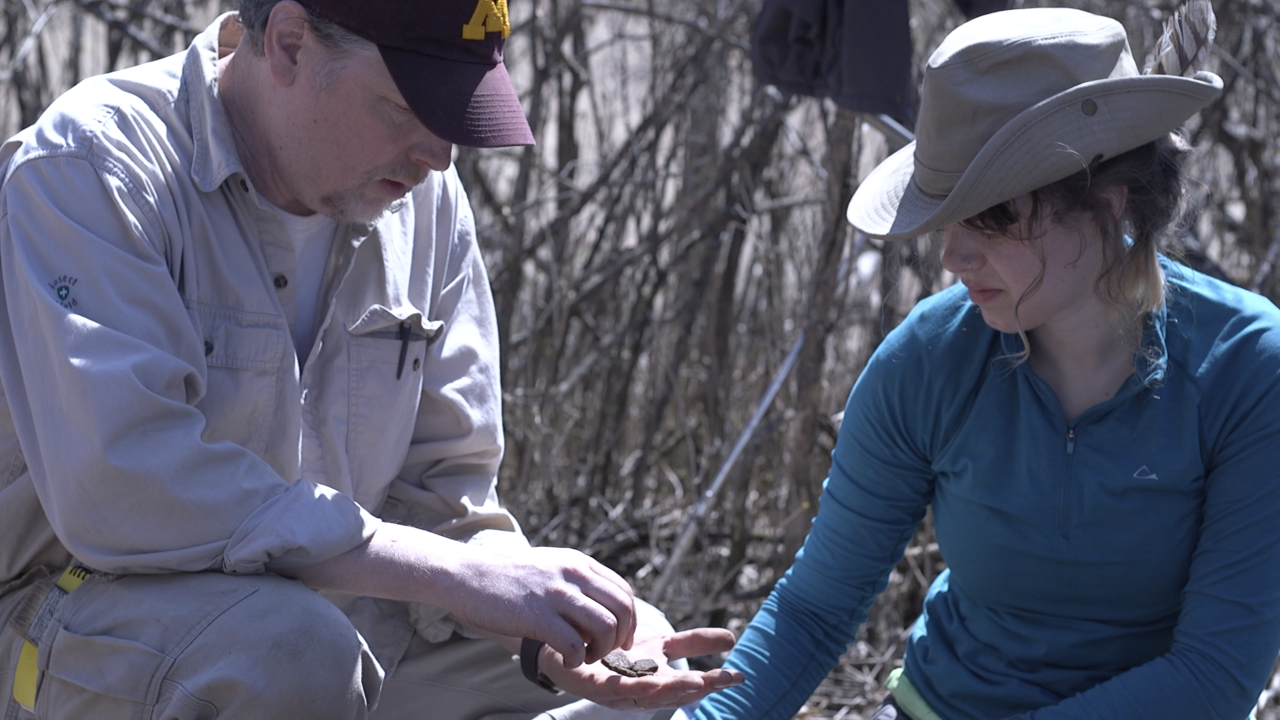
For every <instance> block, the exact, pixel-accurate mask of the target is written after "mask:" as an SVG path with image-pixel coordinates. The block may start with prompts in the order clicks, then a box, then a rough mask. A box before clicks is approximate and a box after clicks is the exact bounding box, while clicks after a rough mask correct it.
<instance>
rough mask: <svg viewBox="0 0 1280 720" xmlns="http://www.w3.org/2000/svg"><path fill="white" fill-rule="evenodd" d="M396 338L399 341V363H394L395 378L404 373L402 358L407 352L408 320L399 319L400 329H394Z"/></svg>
mask: <svg viewBox="0 0 1280 720" xmlns="http://www.w3.org/2000/svg"><path fill="white" fill-rule="evenodd" d="M396 339H397V340H399V341H400V363H399V364H398V365H396V379H397V380H399V379H400V376H401V375H403V374H404V358H405V356H406V355H408V354H409V321H408V320H402V321H400V329H399V330H397V331H396Z"/></svg>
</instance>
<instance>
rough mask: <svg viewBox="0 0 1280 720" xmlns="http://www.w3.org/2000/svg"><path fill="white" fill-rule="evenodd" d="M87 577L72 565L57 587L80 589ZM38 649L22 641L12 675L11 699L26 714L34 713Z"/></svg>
mask: <svg viewBox="0 0 1280 720" xmlns="http://www.w3.org/2000/svg"><path fill="white" fill-rule="evenodd" d="M87 577H89V571H88V570H86V569H84V568H82V567H76V566H75V565H72V566H70V567H68V568H67V569H66V570H63V571H62V576H61V577H59V578H58V582H57V585H58V587H60V588H62V589H63V590H64V591H66V592H71V591H72V590H75V589H76V588H78V587H80V583H82V582H84V579H85V578H87ZM38 653H39V648H37V647H36V646H35V644H33V643H32V642H31V641H30V640H23V641H22V652H20V653H19V654H18V667H17V670H16V671H15V672H14V674H13V699H14V700H17V701H18V704H19V705H21V706H22V707H23V709H25V710H26V711H27V712H29V713H34V712H35V711H36V686H37V684H38V682H39V680H40V668H38V667H37V666H36V656H37V654H38Z"/></svg>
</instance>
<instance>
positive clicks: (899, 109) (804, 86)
mask: <svg viewBox="0 0 1280 720" xmlns="http://www.w3.org/2000/svg"><path fill="white" fill-rule="evenodd" d="M909 20H910V18H909V17H908V14H907V2H906V0H765V3H764V8H763V9H762V10H761V12H760V16H759V18H757V20H756V24H755V27H754V28H753V30H752V33H751V60H752V64H753V66H754V67H755V74H756V79H757V80H759V81H760V82H762V83H766V84H769V85H775V86H777V87H778V89H780V90H782V91H783V92H787V93H798V94H802V95H813V96H815V97H829V98H831V99H832V100H834V101H835V102H836V104H838V105H840V106H841V107H845V108H848V109H850V110H853V111H855V112H868V113H883V114H885V115H889V116H890V117H893V118H894V119H896V120H898V121H899V122H902V123H903V124H905V125H907V127H911V126H912V125H913V124H914V120H915V107H914V103H915V98H914V92H915V91H914V88H913V86H912V80H911V29H910V26H909V24H908V23H909Z"/></svg>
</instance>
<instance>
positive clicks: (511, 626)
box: [441, 546, 636, 668]
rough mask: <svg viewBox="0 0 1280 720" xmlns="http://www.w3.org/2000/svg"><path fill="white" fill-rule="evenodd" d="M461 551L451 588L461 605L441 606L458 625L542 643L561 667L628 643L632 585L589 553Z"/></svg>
mask: <svg viewBox="0 0 1280 720" xmlns="http://www.w3.org/2000/svg"><path fill="white" fill-rule="evenodd" d="M463 547H464V548H465V546H463ZM463 552H464V553H465V555H466V556H465V557H463V558H462V559H461V561H460V562H459V563H458V571H459V572H458V573H457V574H456V576H455V580H456V582H458V584H459V589H458V591H457V592H456V593H452V594H453V595H454V596H456V597H457V598H459V599H460V600H461V601H462V602H460V603H458V604H456V605H442V606H441V607H444V608H445V609H447V610H449V611H450V614H452V615H453V617H455V618H457V619H458V620H459V621H461V622H462V623H464V624H466V625H470V626H472V627H476V628H482V629H484V630H488V631H490V632H493V633H497V634H499V635H506V636H511V637H529V638H534V639H535V640H542V641H543V642H545V643H547V645H549V646H550V647H552V648H554V649H555V650H556V651H558V656H559V657H560V658H561V660H560V661H558V663H557V664H559V665H561V666H563V667H567V668H576V667H578V666H579V665H582V664H583V663H584V662H587V663H595V662H597V661H599V660H600V658H603V657H604V656H605V655H607V654H608V653H609V651H611V650H614V649H616V648H620V647H621V648H629V647H631V644H632V639H633V637H634V635H635V630H636V608H635V600H634V598H633V597H632V593H631V586H630V585H628V584H627V581H626V580H623V579H622V577H621V576H619V575H618V574H617V573H615V572H614V571H612V570H610V569H609V568H607V567H605V566H604V565H601V564H600V563H598V562H596V561H595V560H593V559H591V558H590V557H588V556H586V555H584V554H582V553H580V552H578V551H577V550H568V549H565V548H529V549H527V550H518V551H510V550H502V551H494V550H485V549H474V548H465V550H463Z"/></svg>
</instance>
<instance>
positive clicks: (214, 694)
mask: <svg viewBox="0 0 1280 720" xmlns="http://www.w3.org/2000/svg"><path fill="white" fill-rule="evenodd" d="M23 594H24V591H23V590H19V591H16V592H11V593H9V594H7V595H5V596H4V597H0V691H2V692H3V695H0V710H2V712H0V720H29V719H30V718H33V717H38V718H41V719H43V720H79V719H81V718H92V719H93V720H116V719H117V718H119V719H121V720H123V719H124V718H130V719H138V720H212V718H224V719H225V718H232V719H234V720H249V719H256V718H261V719H262V720H290V719H293V718H297V719H298V720H325V719H328V718H333V719H334V720H338V719H339V718H343V719H345V718H367V717H372V718H374V719H375V720H399V719H400V718H405V719H406V720H407V719H408V718H414V720H428V719H433V718H440V719H442V720H455V719H456V720H482V719H484V720H529V719H531V718H535V717H536V718H539V720H544V719H546V720H550V719H551V718H554V719H555V720H586V719H587V718H591V719H593V720H644V719H646V718H648V717H649V714H648V713H645V714H636V713H623V712H618V711H614V710H608V709H606V708H602V707H600V706H598V705H595V704H593V703H588V702H586V701H581V700H578V701H576V702H575V700H576V698H573V697H571V696H568V695H563V694H561V695H552V694H551V693H548V692H546V691H545V690H543V689H541V688H539V687H538V686H536V685H534V684H533V683H530V682H529V681H527V680H525V679H524V677H523V676H522V675H521V674H520V667H519V662H518V661H515V660H513V659H512V658H511V655H510V653H508V652H507V651H505V650H503V649H502V648H500V647H499V646H497V645H495V644H493V643H490V642H487V641H480V640H465V639H462V638H455V639H453V640H451V641H449V642H446V643H440V644H431V643H427V642H426V641H423V640H421V639H419V638H415V639H414V640H413V642H412V643H411V644H410V647H409V651H408V652H407V653H406V656H405V658H404V659H403V660H402V661H401V662H400V665H399V666H398V667H397V669H396V671H395V673H394V674H393V675H392V676H391V677H389V678H386V681H385V682H384V681H383V678H382V669H381V668H380V667H379V665H378V663H377V661H376V660H375V659H374V657H373V655H372V654H371V653H370V652H369V649H368V647H367V646H366V644H365V642H364V639H363V638H362V637H361V636H360V634H359V633H358V632H356V630H355V629H354V628H353V627H352V626H351V623H350V622H349V621H348V620H347V618H346V616H345V615H343V614H342V612H340V611H339V610H338V609H337V608H336V607H335V606H334V605H333V604H331V603H330V602H328V601H327V600H325V599H324V598H322V597H320V596H319V595H318V594H316V593H315V592H313V591H312V590H310V589H308V588H306V587H305V586H303V585H302V584H301V583H298V582H294V581H291V580H286V579H284V578H280V577H276V576H272V575H258V576H230V575H224V574H221V573H197V574H181V575H156V576H144V575H135V576H123V577H112V576H102V575H92V576H90V577H89V579H87V580H86V581H85V582H84V584H82V585H81V586H80V587H79V588H78V589H76V590H75V591H74V592H72V593H71V594H70V595H68V596H66V598H64V599H63V600H62V602H61V604H60V605H59V606H58V607H57V611H56V613H55V614H54V615H53V617H52V620H51V622H50V623H49V624H48V626H47V628H46V629H45V630H44V632H43V633H42V634H41V637H40V638H38V641H39V642H38V644H39V646H40V647H39V654H38V661H37V665H38V667H39V669H40V685H39V693H38V695H37V697H36V706H35V711H36V713H35V715H34V716H33V715H32V714H31V713H29V712H27V711H26V710H24V709H22V707H21V706H20V705H19V704H18V703H17V702H16V701H15V700H14V699H13V696H12V692H11V688H12V687H13V678H14V673H15V669H16V667H17V663H18V657H19V653H20V651H21V647H22V643H23V637H22V636H21V635H20V634H19V633H18V632H17V631H16V630H15V629H14V628H13V627H11V626H10V623H9V622H8V620H9V618H10V616H11V614H12V613H13V612H14V610H15V608H16V607H17V606H18V604H19V602H20V601H21V597H22V595H23ZM655 618H656V620H655ZM642 622H644V623H653V622H662V623H665V620H664V619H662V618H661V614H660V613H658V612H657V611H656V610H655V609H653V608H651V607H649V606H645V608H644V610H643V612H642ZM375 704H376V705H377V709H376V711H374V712H372V713H371V712H370V711H369V708H370V707H371V706H373V705H375Z"/></svg>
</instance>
